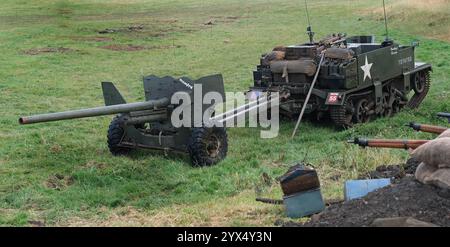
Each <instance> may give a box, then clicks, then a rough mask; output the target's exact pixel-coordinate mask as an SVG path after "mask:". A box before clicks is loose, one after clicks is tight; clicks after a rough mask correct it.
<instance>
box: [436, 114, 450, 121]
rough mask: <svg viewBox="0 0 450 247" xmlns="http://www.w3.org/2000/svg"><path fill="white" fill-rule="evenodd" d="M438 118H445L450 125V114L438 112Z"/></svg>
mask: <svg viewBox="0 0 450 247" xmlns="http://www.w3.org/2000/svg"><path fill="white" fill-rule="evenodd" d="M437 116H438V117H443V118H447V120H448V122H449V123H450V113H446V112H439V113H438V114H437Z"/></svg>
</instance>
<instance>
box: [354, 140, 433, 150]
mask: <svg viewBox="0 0 450 247" xmlns="http://www.w3.org/2000/svg"><path fill="white" fill-rule="evenodd" d="M349 142H350V143H354V144H357V145H359V146H361V147H375V148H398V149H410V148H411V149H416V148H418V147H420V146H421V145H423V144H425V143H427V142H429V140H393V139H361V138H355V140H352V141H349Z"/></svg>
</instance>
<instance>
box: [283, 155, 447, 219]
mask: <svg viewBox="0 0 450 247" xmlns="http://www.w3.org/2000/svg"><path fill="white" fill-rule="evenodd" d="M417 165H418V164H417V162H416V161H414V160H410V161H408V163H407V164H405V165H404V166H399V165H395V166H381V167H379V169H377V170H376V171H374V172H372V174H371V177H372V178H383V177H394V178H396V179H394V182H393V184H392V185H390V186H388V187H385V188H382V189H379V190H377V191H374V192H372V193H369V194H368V195H367V196H366V197H364V198H361V199H357V200H352V201H348V202H342V203H337V204H332V205H331V206H329V207H327V208H326V209H325V211H323V212H322V213H320V214H318V215H315V216H313V217H312V218H311V220H310V221H309V222H306V223H304V224H298V223H292V222H290V223H285V224H284V225H285V226H307V227H311V226H325V227H326V226H370V225H371V224H372V222H373V221H374V220H375V219H377V218H390V217H412V218H415V219H418V220H421V221H424V222H429V223H433V224H436V225H438V226H450V193H449V191H446V190H441V189H438V188H435V187H432V186H429V185H423V184H421V183H419V182H418V181H416V180H415V179H414V175H413V174H414V171H415V168H417Z"/></svg>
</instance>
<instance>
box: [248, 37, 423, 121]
mask: <svg viewBox="0 0 450 247" xmlns="http://www.w3.org/2000/svg"><path fill="white" fill-rule="evenodd" d="M309 31H310V30H309ZM415 47H416V45H415V44H413V45H411V46H404V45H400V44H397V43H395V42H393V41H391V40H388V39H386V40H385V41H384V42H381V43H376V42H375V38H374V36H354V37H346V35H344V34H333V35H330V36H329V37H326V38H324V39H322V40H320V41H319V42H313V41H312V36H310V42H308V43H303V44H300V45H292V46H286V47H284V46H281V47H275V48H274V49H273V50H272V51H271V52H269V53H267V54H263V55H262V57H261V60H260V65H258V66H257V69H256V70H255V71H254V73H253V75H254V85H253V87H251V88H250V91H249V93H250V94H251V95H252V96H253V95H254V96H257V95H260V94H261V93H264V92H265V93H269V94H270V92H279V93H280V95H281V96H282V101H281V102H280V114H281V115H284V116H288V117H294V116H296V115H298V114H299V113H300V112H301V109H302V107H303V106H304V104H305V99H306V95H307V93H308V92H309V89H310V87H311V83H312V81H313V79H314V76H315V74H316V72H317V71H318V70H319V73H318V76H317V82H316V84H315V86H314V88H313V90H312V93H311V98H310V99H309V101H308V102H307V103H306V108H305V114H309V115H310V116H314V117H315V118H317V119H318V120H322V119H331V120H332V122H333V123H334V124H335V125H337V126H340V127H351V126H352V125H354V124H356V123H365V122H368V121H370V120H372V119H374V118H376V117H381V116H382V117H390V116H392V115H393V114H395V113H397V112H398V111H400V110H401V109H402V108H403V107H410V108H416V107H418V106H419V105H420V103H421V102H422V101H423V100H424V98H425V97H426V95H427V93H428V90H429V88H430V72H431V71H432V67H431V65H430V64H427V63H422V62H418V61H416V59H415V56H414V51H415ZM322 55H323V61H322V63H321V65H320V69H319V63H320V60H321V57H322Z"/></svg>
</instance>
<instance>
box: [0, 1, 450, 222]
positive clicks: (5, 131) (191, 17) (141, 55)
mask: <svg viewBox="0 0 450 247" xmlns="http://www.w3.org/2000/svg"><path fill="white" fill-rule="evenodd" d="M378 7H379V6H377V3H374V2H373V1H358V2H356V3H355V1H344V0H338V1H311V3H310V8H311V16H312V22H313V26H314V29H315V31H316V32H317V34H316V36H317V37H321V36H324V35H326V34H329V33H332V32H346V33H348V34H355V35H356V34H366V33H374V34H376V35H377V36H378V37H379V39H380V37H381V36H382V35H383V33H384V29H383V28H384V26H383V23H382V22H381V21H380V20H379V18H376V17H374V16H372V15H370V14H369V15H365V14H364V13H367V11H366V10H371V9H373V8H378ZM409 11H413V10H409ZM447 14H448V13H447ZM230 17H232V18H230ZM430 18H433V17H432V15H430ZM210 19H212V20H214V22H215V25H212V26H205V25H204V23H205V22H207V21H209V20H210ZM430 21H432V20H430ZM403 22H405V23H407V25H405V26H404V25H403V24H402V23H403ZM403 22H402V23H400V22H399V21H393V23H392V28H391V36H392V37H394V38H395V39H396V40H397V41H399V42H401V43H404V44H409V43H410V42H411V41H412V40H417V39H418V40H420V41H421V46H420V47H419V48H418V49H417V52H416V54H417V58H418V59H420V60H423V61H427V62H430V63H432V64H433V65H434V73H433V83H434V84H433V87H432V89H431V92H430V93H429V96H428V97H427V99H426V100H425V102H424V103H423V104H422V106H421V107H420V108H419V109H418V110H405V111H403V112H401V113H400V114H398V115H397V116H395V117H394V118H390V119H379V120H376V121H374V122H372V123H369V124H366V125H364V126H356V127H355V128H353V129H349V130H346V131H341V132H336V131H335V130H334V129H333V128H332V127H331V126H327V125H321V126H315V125H314V124H313V123H308V122H306V123H305V124H303V125H302V126H301V128H300V131H299V135H298V136H297V137H296V138H295V139H294V140H293V141H291V140H290V133H291V131H292V129H293V127H294V123H290V122H283V123H282V125H281V131H280V135H279V137H277V138H275V139H269V140H267V139H260V138H259V130H258V129H249V128H239V129H229V132H228V135H229V154H228V157H227V159H226V160H224V161H223V162H221V163H220V164H219V165H217V166H214V167H208V168H192V167H191V166H190V165H189V162H188V161H187V159H186V157H183V156H179V155H172V154H168V155H167V156H165V155H164V154H162V153H153V152H151V153H149V152H137V153H135V154H133V155H132V156H131V157H112V156H111V155H110V154H109V152H108V149H107V146H106V143H105V138H106V128H107V126H108V124H109V121H110V117H99V118H92V119H83V120H73V121H63V122H53V123H46V124H37V125H30V126H19V125H18V123H17V119H18V117H19V116H22V115H29V114H35V113H42V112H56V111H62V110H66V109H77V108H83V107H93V106H100V105H102V103H103V99H102V93H101V88H100V82H101V81H114V82H115V83H116V85H117V86H118V88H119V89H120V90H121V92H122V93H123V94H124V96H125V97H126V98H127V100H128V101H130V102H132V101H138V100H143V97H144V95H143V92H142V86H141V85H142V84H141V78H142V75H147V74H156V75H160V76H163V75H172V76H189V77H192V78H198V77H201V76H204V75H208V74H214V73H222V74H223V76H224V79H225V87H226V90H228V91H244V90H246V89H247V88H248V87H249V86H251V84H252V78H251V77H252V73H251V72H252V70H253V68H254V66H255V65H256V64H257V63H258V60H259V55H260V54H261V53H263V52H266V51H268V50H269V49H271V48H272V47H274V46H276V45H280V44H293V43H299V42H301V41H303V40H306V35H305V31H304V29H305V26H306V23H305V18H304V12H303V5H302V3H301V1H288V0H276V1H268V0H253V1H242V2H241V1H237V0H231V1H229V0H228V1H225V0H213V1H198V0H197V1H195V0H188V1H184V0H183V1H182V0H172V1H156V0H129V1H118V0H116V1H106V0H96V1H87V0H82V1H73V0H59V1H58V0H52V1H51V0H44V1H34V2H31V3H30V2H29V1H13V0H4V1H1V3H0V44H1V45H0V106H1V107H0V138H1V144H0V225H29V221H30V220H37V221H43V222H45V224H46V225H60V224H70V222H73V221H74V219H78V221H79V222H84V224H86V225H90V224H89V222H95V223H98V224H103V223H100V222H105V221H108V220H111V217H112V216H114V215H116V214H120V212H121V210H123V209H124V208H133V209H136V210H138V211H139V212H140V213H143V214H144V216H142V217H150V218H151V217H153V218H152V219H156V218H157V216H160V215H161V214H162V215H164V214H165V213H166V214H167V215H171V216H177V217H178V216H179V217H180V218H181V219H180V220H179V221H173V222H169V223H167V222H166V223H164V224H181V225H201V224H208V220H209V219H210V218H211V217H213V216H214V215H216V214H217V215H221V216H222V217H221V218H220V220H211V221H210V222H209V223H210V224H219V225H253V224H262V225H267V224H269V225H270V224H272V223H273V222H274V219H275V218H281V217H283V215H282V212H281V210H279V209H278V208H274V207H272V206H260V205H259V204H257V203H255V202H254V201H253V198H252V197H254V193H252V192H251V191H252V190H253V189H254V187H255V186H256V185H258V184H259V181H260V176H261V174H262V173H263V172H266V173H268V174H269V175H271V176H273V177H275V176H279V175H281V174H282V173H283V172H284V171H285V170H286V168H287V167H288V166H289V165H290V164H292V163H294V162H296V161H299V160H303V158H304V157H305V155H306V154H307V161H308V162H310V163H312V164H314V166H315V167H317V169H318V170H319V174H320V178H321V182H322V187H323V192H324V195H325V197H326V198H338V197H342V184H343V181H345V180H346V179H348V178H354V177H356V176H358V174H361V173H364V172H366V171H369V170H372V169H374V167H376V166H377V165H380V164H392V163H401V162H403V161H404V160H405V159H406V158H407V156H408V154H407V153H406V152H405V151H398V150H373V149H372V150H370V149H367V150H362V149H359V148H358V147H354V146H350V145H349V144H346V143H345V141H346V140H347V139H349V138H352V137H354V136H368V137H383V138H431V137H432V135H429V134H423V133H415V132H413V131H410V130H408V129H407V128H406V127H404V126H403V125H404V124H405V123H407V122H409V121H411V120H414V121H418V122H424V123H431V124H440V125H444V122H443V121H442V120H440V119H438V118H436V117H435V116H434V115H435V113H436V112H438V111H450V102H449V93H450V92H449V89H448V81H447V79H448V74H449V73H450V67H449V65H450V64H449V62H448V61H449V60H450V53H449V49H450V44H449V43H447V42H445V41H440V40H436V39H430V38H427V37H426V36H421V34H422V35H426V34H427V32H425V31H426V30H428V29H429V27H428V26H423V27H421V25H420V24H421V23H420V20H416V19H413V18H411V19H407V20H404V21H403ZM136 24H143V25H144V27H145V29H144V30H143V31H142V32H135V33H133V32H117V33H112V34H105V35H100V34H97V31H98V30H103V29H105V28H124V27H127V26H131V25H136ZM439 25H444V26H445V27H447V29H448V27H449V26H450V23H449V21H448V19H447V21H446V22H444V23H440V24H439ZM408 27H414V28H408ZM92 37H109V38H112V39H113V40H111V41H105V42H94V41H90V40H89V38H92ZM433 37H434V36H433ZM113 44H132V45H141V46H145V47H150V48H153V49H146V50H142V51H135V52H126V51H110V50H107V49H102V48H101V47H102V46H106V45H113ZM44 47H53V48H57V47H66V48H70V49H72V51H70V52H66V53H45V54H39V55H28V54H26V51H27V50H29V49H33V48H44ZM55 175H61V176H64V177H65V178H64V179H62V180H61V181H57V183H58V186H57V187H58V189H55V188H52V187H55V186H51V185H49V181H50V182H51V180H52V179H53V178H54V176H55ZM68 181H70V182H68ZM273 187H274V188H271V190H270V191H269V192H267V193H268V194H269V195H272V196H274V197H275V196H278V197H279V196H280V192H279V190H277V188H276V185H275V186H273ZM249 198H250V199H249ZM229 201H234V202H236V207H237V209H236V208H233V209H229V207H233V205H228V204H229ZM215 204H219V205H215ZM248 207H250V209H253V207H262V208H259V209H255V210H256V211H257V212H260V213H261V214H262V215H263V216H264V217H265V218H266V220H264V219H260V220H259V221H255V220H254V219H252V217H253V216H251V215H252V214H251V213H248V212H247V211H245V210H244V211H245V212H244V213H242V212H241V213H239V212H238V213H236V215H235V214H234V213H230V215H224V214H223V213H222V211H223V212H228V211H230V210H231V212H235V211H236V210H237V211H239V208H245V209H246V210H250V209H248ZM210 208H212V209H210ZM228 209H229V210H228ZM214 210H217V211H214ZM227 210H228V211H227ZM258 210H259V211H258ZM250 211H251V210H250ZM177 213H178V215H177ZM205 215H208V216H205ZM242 215H244V216H242ZM210 216H211V217H210ZM155 217H156V218H155ZM75 221H76V220H75ZM68 222H69V223H68ZM144 224H146V225H157V224H160V222H159V221H157V220H155V221H151V220H150V221H145V222H144Z"/></svg>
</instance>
